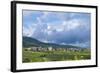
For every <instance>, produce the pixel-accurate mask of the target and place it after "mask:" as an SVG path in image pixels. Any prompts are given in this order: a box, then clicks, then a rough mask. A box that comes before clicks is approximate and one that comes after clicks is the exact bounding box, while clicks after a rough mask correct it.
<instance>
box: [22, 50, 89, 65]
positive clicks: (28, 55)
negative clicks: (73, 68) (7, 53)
mask: <svg viewBox="0 0 100 73" xmlns="http://www.w3.org/2000/svg"><path fill="white" fill-rule="evenodd" d="M22 56H23V63H29V62H49V61H70V60H87V59H91V53H90V51H89V50H81V51H44V52H42V51H41V52H38V51H35V52H34V51H31V50H25V49H24V50H23V55H22Z"/></svg>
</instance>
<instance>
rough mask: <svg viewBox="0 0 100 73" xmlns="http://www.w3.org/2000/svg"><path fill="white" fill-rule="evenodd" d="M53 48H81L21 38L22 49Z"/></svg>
mask: <svg viewBox="0 0 100 73" xmlns="http://www.w3.org/2000/svg"><path fill="white" fill-rule="evenodd" d="M33 46H35V47H40V46H41V47H53V48H77V49H80V48H82V47H78V46H73V45H60V44H55V43H44V42H41V41H39V40H37V39H35V38H32V37H26V36H23V47H24V48H26V47H33Z"/></svg>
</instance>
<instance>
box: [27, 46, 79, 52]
mask: <svg viewBox="0 0 100 73" xmlns="http://www.w3.org/2000/svg"><path fill="white" fill-rule="evenodd" d="M27 50H31V51H33V52H45V51H81V49H79V48H53V47H47V48H44V47H30V48H27Z"/></svg>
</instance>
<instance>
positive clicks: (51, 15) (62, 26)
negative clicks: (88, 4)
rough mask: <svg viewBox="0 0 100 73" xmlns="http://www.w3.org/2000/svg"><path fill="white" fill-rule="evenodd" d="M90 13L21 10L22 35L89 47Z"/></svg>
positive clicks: (50, 41) (43, 40) (46, 41)
mask: <svg viewBox="0 0 100 73" xmlns="http://www.w3.org/2000/svg"><path fill="white" fill-rule="evenodd" d="M90 27H91V14H90V13H82V12H80V13H79V12H54V11H32V10H23V36H27V37H32V38H35V39H37V40H39V41H42V42H45V43H56V44H63V45H66V44H67V45H74V46H80V47H86V48H90V42H91V39H90V36H91V28H90Z"/></svg>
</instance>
